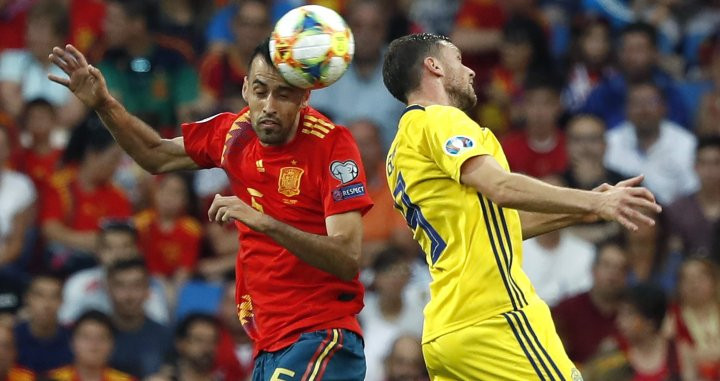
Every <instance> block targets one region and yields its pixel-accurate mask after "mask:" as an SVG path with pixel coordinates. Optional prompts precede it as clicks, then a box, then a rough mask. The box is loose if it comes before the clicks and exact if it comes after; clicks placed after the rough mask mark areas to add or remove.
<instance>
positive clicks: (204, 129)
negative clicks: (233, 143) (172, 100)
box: [182, 112, 238, 168]
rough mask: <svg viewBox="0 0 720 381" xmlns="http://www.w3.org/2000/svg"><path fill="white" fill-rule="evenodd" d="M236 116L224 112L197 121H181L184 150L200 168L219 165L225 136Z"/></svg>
mask: <svg viewBox="0 0 720 381" xmlns="http://www.w3.org/2000/svg"><path fill="white" fill-rule="evenodd" d="M237 117H238V116H237V115H236V114H233V113H229V112H225V113H222V114H217V115H215V116H211V117H209V118H207V119H203V120H201V121H199V122H192V123H183V124H182V134H183V144H184V145H185V152H187V154H188V156H190V158H191V159H193V161H195V163H197V165H199V166H200V167H202V168H214V167H220V164H221V159H222V154H223V148H224V147H225V138H226V137H227V134H228V131H229V130H230V127H231V126H232V124H233V122H234V121H235V120H236V119H237Z"/></svg>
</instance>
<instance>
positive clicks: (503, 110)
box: [461, 17, 551, 136]
mask: <svg viewBox="0 0 720 381" xmlns="http://www.w3.org/2000/svg"><path fill="white" fill-rule="evenodd" d="M461 49H462V48H461ZM550 66H551V63H550V57H549V53H548V48H547V42H546V41H545V38H544V31H543V29H542V27H541V26H540V25H538V23H537V22H535V21H534V20H533V19H531V18H524V17H515V18H512V19H510V20H509V21H508V22H507V24H505V26H504V28H503V30H502V41H501V43H500V63H499V64H498V65H496V66H495V67H494V68H493V69H492V70H491V72H490V73H489V77H488V78H486V79H485V80H484V81H483V78H482V77H481V76H480V75H479V74H478V77H477V78H478V81H479V83H482V86H483V88H484V90H483V92H484V93H485V96H486V97H487V100H486V101H485V102H484V103H483V102H480V103H479V109H478V115H477V119H478V120H479V122H480V124H481V125H482V126H484V127H487V128H490V129H491V130H493V131H494V132H495V133H496V134H497V135H500V136H502V135H503V134H504V133H506V132H507V131H509V130H510V129H512V128H514V127H517V126H520V125H522V121H523V118H524V117H525V115H524V113H523V100H524V97H523V96H524V89H523V86H524V84H525V82H526V80H527V79H528V76H529V75H530V74H531V72H535V71H537V72H538V73H541V75H542V76H546V75H547V74H548V73H550V72H551V70H550ZM480 81H481V82H480Z"/></svg>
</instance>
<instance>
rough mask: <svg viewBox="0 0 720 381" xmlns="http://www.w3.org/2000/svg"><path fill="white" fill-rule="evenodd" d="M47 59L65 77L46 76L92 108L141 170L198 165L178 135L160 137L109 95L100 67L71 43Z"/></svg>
mask: <svg viewBox="0 0 720 381" xmlns="http://www.w3.org/2000/svg"><path fill="white" fill-rule="evenodd" d="M50 61H52V63H54V64H55V65H57V66H58V67H59V68H60V69H62V70H63V71H64V72H65V73H66V74H67V75H68V77H69V78H61V77H57V76H54V75H48V78H50V80H52V81H54V82H57V83H59V84H61V85H63V86H65V87H67V88H68V89H70V91H72V92H73V94H75V96H77V97H78V98H79V99H80V100H81V101H82V102H83V103H84V104H85V106H87V107H88V108H90V109H92V110H95V112H96V113H97V114H98V115H99V116H100V119H102V121H103V123H104V124H105V126H106V127H107V129H108V130H109V131H110V133H111V134H112V135H113V136H114V137H115V140H116V141H117V142H118V144H120V146H121V147H122V148H123V149H124V150H125V152H127V153H128V154H129V155H130V156H131V157H132V158H133V159H134V160H135V161H136V162H137V163H138V164H140V166H141V167H143V168H144V169H145V170H147V171H148V172H150V173H153V174H157V173H163V172H170V171H176V170H183V169H196V168H198V166H197V164H196V163H195V162H194V161H193V160H192V159H191V158H190V157H189V156H188V155H187V153H186V152H185V145H184V144H183V138H182V137H177V138H175V139H163V138H161V137H160V135H158V133H157V132H155V130H153V129H152V128H151V127H150V126H148V125H147V124H145V123H144V122H143V121H141V120H140V119H138V118H136V117H135V116H133V115H131V114H130V113H128V112H127V110H125V108H124V107H123V106H122V105H121V104H120V102H118V101H117V100H116V99H115V98H113V97H112V96H111V95H110V92H109V91H108V88H107V84H106V83H105V78H104V77H103V75H102V73H101V72H100V70H98V69H97V68H95V67H93V66H91V65H89V64H88V63H87V61H86V60H85V56H83V54H82V53H80V52H79V51H78V50H77V49H76V48H75V47H74V46H72V45H66V46H65V49H62V48H58V47H55V48H53V52H52V54H50Z"/></svg>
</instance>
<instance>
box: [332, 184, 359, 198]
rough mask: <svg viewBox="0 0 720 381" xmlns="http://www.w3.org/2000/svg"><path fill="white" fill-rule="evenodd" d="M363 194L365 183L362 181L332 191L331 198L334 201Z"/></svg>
mask: <svg viewBox="0 0 720 381" xmlns="http://www.w3.org/2000/svg"><path fill="white" fill-rule="evenodd" d="M363 195H365V185H364V184H363V183H355V184H350V185H346V186H344V187H340V188H336V189H333V191H332V198H333V200H335V201H342V200H349V199H351V198H355V197H360V196H363Z"/></svg>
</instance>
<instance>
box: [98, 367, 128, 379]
mask: <svg viewBox="0 0 720 381" xmlns="http://www.w3.org/2000/svg"><path fill="white" fill-rule="evenodd" d="M104 376H105V379H106V380H108V381H132V380H135V377H133V376H131V375H129V374H127V373H124V372H121V371H119V370H116V369H112V368H109V369H106V370H105V374H104Z"/></svg>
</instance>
